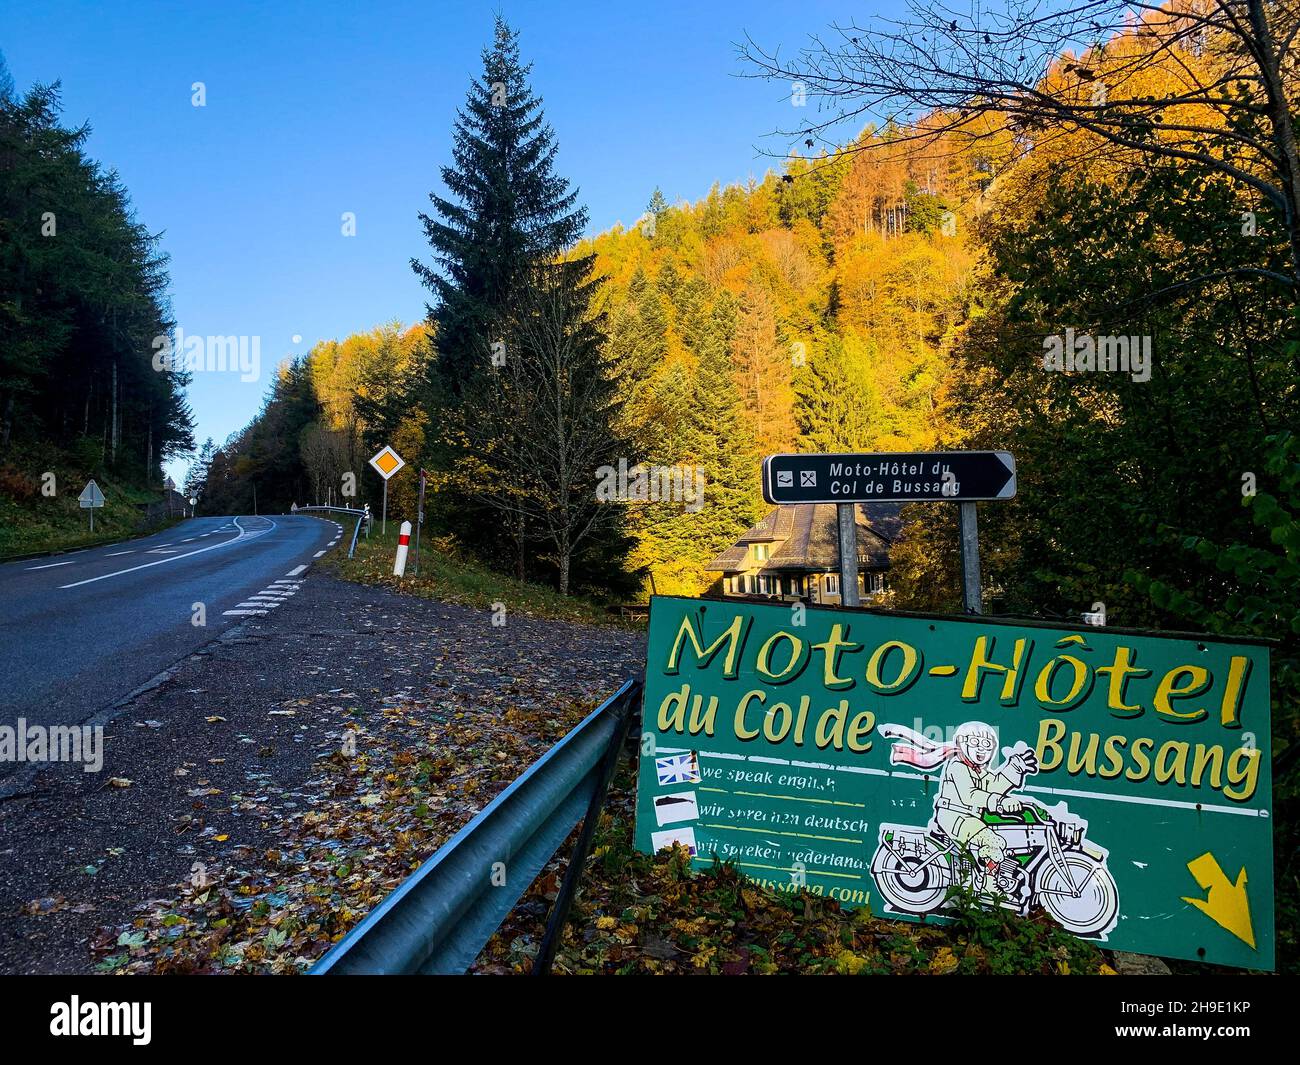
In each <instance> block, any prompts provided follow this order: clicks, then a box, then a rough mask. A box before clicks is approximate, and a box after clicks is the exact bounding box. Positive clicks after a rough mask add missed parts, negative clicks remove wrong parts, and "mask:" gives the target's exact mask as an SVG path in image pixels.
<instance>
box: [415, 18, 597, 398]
mask: <svg viewBox="0 0 1300 1065" xmlns="http://www.w3.org/2000/svg"><path fill="white" fill-rule="evenodd" d="M531 70H532V67H531V65H525V64H523V63H522V62H521V60H520V57H519V44H518V34H517V33H516V32H515V31H514V30H512V29H511V28H510V27H509V25H507V24H506V22H505V20H504V19H502V18H501V17H500V16H498V17H497V20H496V30H495V34H494V37H493V42H492V46H491V47H490V48H487V49H485V50H484V51H483V73H482V76H481V77H480V78H479V79H477V80H476V81H474V82H473V84H472V85H471V86H470V90H469V94H468V97H467V99H466V103H465V107H464V108H463V109H461V110H460V111H459V112H458V113H457V118H456V123H455V133H454V145H453V148H452V158H453V160H454V165H452V166H445V167H443V168H442V181H443V184H444V185H445V186H446V187H447V190H448V193H449V196H447V197H443V196H440V195H438V194H437V193H430V195H429V199H430V201H431V202H432V204H433V207H434V211H433V214H431V215H430V214H423V213H422V214H421V215H420V221H421V222H422V223H423V225H424V231H425V235H426V237H427V238H428V241H429V246H430V248H431V249H432V251H433V258H434V263H435V265H434V266H429V265H426V264H424V263H422V262H419V261H418V260H415V259H413V260H411V266H412V267H413V268H414V270H415V272H416V273H417V274H418V275H419V276H420V278H421V280H422V281H423V282H424V284H425V285H426V286H427V287H428V288H429V289H430V291H431V292H432V293H433V296H434V301H433V303H432V304H431V305H430V306H429V317H430V320H431V321H432V322H433V323H434V325H435V336H436V344H437V348H438V358H437V360H436V363H435V365H436V368H437V373H438V377H439V383H440V384H441V385H442V386H443V388H444V390H445V391H446V393H447V394H448V395H449V396H450V397H452V398H453V399H454V398H455V397H458V396H459V395H460V394H461V393H462V391H463V390H464V386H465V383H466V381H467V380H468V379H469V378H470V377H471V376H472V375H473V374H474V373H476V372H478V371H480V370H482V369H483V368H484V365H485V363H488V364H490V352H491V342H492V340H493V339H495V336H496V333H497V332H498V331H499V328H500V324H501V321H502V317H503V314H504V312H505V310H506V308H507V307H508V306H509V301H510V299H511V298H512V295H513V294H514V293H515V291H516V289H517V287H518V285H519V284H520V283H521V281H522V279H523V277H524V276H525V274H526V272H527V270H528V268H529V267H530V266H531V265H532V264H534V263H537V262H541V261H547V260H550V259H553V258H555V257H556V256H558V255H559V254H560V253H561V252H562V251H564V250H565V249H566V248H568V247H569V246H570V245H572V244H573V243H574V241H576V240H577V239H578V237H580V236H581V235H582V231H583V229H584V228H585V226H586V224H587V215H586V211H585V210H584V209H583V208H581V207H578V206H576V202H577V192H576V191H575V190H570V188H569V184H568V182H567V181H566V180H565V179H564V178H563V177H560V176H559V175H557V174H556V173H555V172H554V169H553V164H554V161H555V153H556V148H557V145H556V143H555V135H554V132H553V131H552V129H551V127H550V126H549V125H548V124H547V123H546V121H545V118H544V116H543V113H542V104H541V100H540V99H538V98H537V97H536V96H535V95H534V94H533V92H532V89H531V88H530V87H529V83H528V76H529V73H530V72H531Z"/></svg>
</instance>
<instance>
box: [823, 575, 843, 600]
mask: <svg viewBox="0 0 1300 1065" xmlns="http://www.w3.org/2000/svg"><path fill="white" fill-rule="evenodd" d="M825 588H826V594H827V595H839V594H840V579H839V578H838V577H837V576H835V574H833V573H828V574H826V580H825Z"/></svg>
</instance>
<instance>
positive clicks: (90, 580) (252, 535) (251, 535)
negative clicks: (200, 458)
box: [59, 518, 276, 591]
mask: <svg viewBox="0 0 1300 1065" xmlns="http://www.w3.org/2000/svg"><path fill="white" fill-rule="evenodd" d="M265 520H266V521H271V519H270V518H266V519H265ZM235 526H236V528H238V529H239V535H238V536H236V537H235V538H234V539H233V540H222V541H221V543H219V544H213V545H212V546H211V547H199V548H196V549H195V550H193V551H186V552H185V554H183V555H172V556H171V557H170V558H160V559H158V561H156V562H145V563H144V564H143V565H139V566H132V567H131V568H130V569H120V570H117V571H116V572H115V573H105V574H103V575H102V576H99V577H87V578H86V579H85V580H84V581H75V582H73V583H72V584H62V585H60V586H59V590H60V591H63V590H64V589H66V588H80V587H81V586H82V585H83V584H94V583H95V581H106V580H108V578H109V577H120V576H122V574H124V573H134V572H135V571H136V570H141V569H148V568H149V567H150V566H161V565H163V564H164V563H166V562H179V561H180V560H181V559H183V558H189V557H190V556H191V555H201V554H203V552H204V551H215V550H217V548H219V547H229V546H230V545H231V544H237V543H240V542H241V541H243V540H256V539H257V538H258V537H259V536H265V535H266V534H267V533H269V532H272V531H274V530H275V527H276V526H275V522H273V521H271V528H269V529H260V530H258V531H257V532H249V531H248V530H247V529H245V528H244V527H243V526H242V525H240V524H239V519H238V518H236V519H235Z"/></svg>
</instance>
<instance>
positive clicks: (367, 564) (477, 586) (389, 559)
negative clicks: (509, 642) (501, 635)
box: [331, 519, 644, 628]
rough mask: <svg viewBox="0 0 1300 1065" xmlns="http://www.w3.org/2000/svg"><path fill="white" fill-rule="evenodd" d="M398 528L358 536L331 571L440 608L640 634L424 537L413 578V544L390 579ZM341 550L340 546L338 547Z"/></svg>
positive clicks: (579, 601) (348, 532) (604, 610)
mask: <svg viewBox="0 0 1300 1065" xmlns="http://www.w3.org/2000/svg"><path fill="white" fill-rule="evenodd" d="M353 525H354V522H353V521H352V520H351V519H348V520H346V521H344V522H343V539H344V541H346V542H351V539H352V528H353ZM397 535H398V524H397V522H394V523H393V527H392V531H391V532H389V533H387V535H383V534H381V533H380V532H379V529H378V527H376V528H375V529H374V530H373V531H372V532H371V534H370V537H369V539H367V538H366V536H365V534H364V533H362V535H361V538H360V539H359V540H358V541H357V553H356V557H355V558H351V559H349V558H348V557H347V552H346V551H342V552H340V553H339V555H338V556H336V557H334V558H333V559H332V561H331V565H332V566H333V568H334V571H335V572H336V573H337V574H338V576H340V577H342V578H344V579H346V580H350V581H357V582H359V583H361V584H373V585H378V586H381V587H384V588H390V589H392V590H393V591H396V592H402V593H405V594H407V595H418V596H423V597H424V598H426V599H437V600H440V601H441V602H446V603H460V604H461V605H463V606H472V607H478V608H480V609H483V610H492V609H494V608H495V605H496V604H498V603H501V604H504V606H505V609H506V611H507V612H508V613H519V614H526V615H528V616H530V617H535V618H547V619H550V620H552V621H578V622H585V623H586V624H589V625H615V626H622V627H633V628H643V627H644V623H639V624H635V625H631V624H629V623H626V622H623V621H621V620H620V619H619V617H618V616H617V615H616V614H613V613H611V612H610V609H609V606H608V604H604V603H600V602H597V601H595V600H592V599H586V598H582V597H580V596H564V595H560V593H559V592H557V591H556V590H555V589H553V588H549V587H546V586H545V585H540V584H532V583H530V582H528V581H518V580H514V579H513V578H511V577H507V576H505V575H504V574H501V573H497V572H496V571H495V570H491V569H488V568H487V567H486V566H483V565H481V564H479V563H477V562H472V561H469V560H467V559H464V558H461V557H459V556H458V555H457V554H456V552H455V549H454V547H453V545H452V544H451V542H450V541H449V540H446V539H443V538H437V537H427V536H426V537H425V539H424V541H423V542H422V543H421V545H420V559H419V573H418V574H417V573H416V558H415V542H414V539H412V542H411V551H410V555H409V557H408V559H407V563H406V576H405V577H403V578H401V579H398V578H397V577H394V576H393V559H394V557H395V555H396V553H397ZM339 546H340V547H342V542H341V543H340V545H339Z"/></svg>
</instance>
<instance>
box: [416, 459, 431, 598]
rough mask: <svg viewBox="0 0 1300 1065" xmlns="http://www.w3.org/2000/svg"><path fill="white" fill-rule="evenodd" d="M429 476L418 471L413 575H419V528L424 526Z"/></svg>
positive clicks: (422, 471)
mask: <svg viewBox="0 0 1300 1065" xmlns="http://www.w3.org/2000/svg"><path fill="white" fill-rule="evenodd" d="M428 479H429V475H428V474H427V473H425V472H424V470H421V471H420V501H419V503H418V504H416V508H415V575H416V576H417V577H418V576H419V575H420V526H421V525H423V524H424V484H425V482H426V481H427V480H428Z"/></svg>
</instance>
